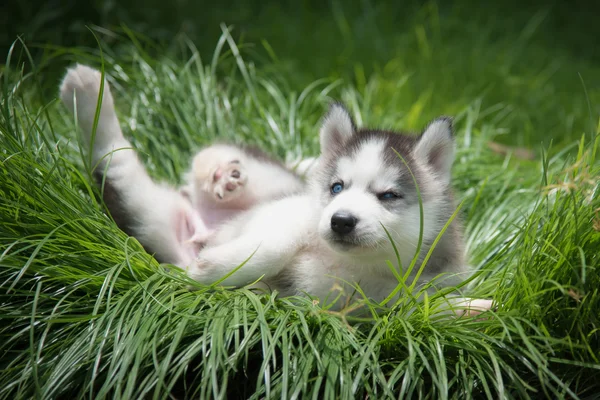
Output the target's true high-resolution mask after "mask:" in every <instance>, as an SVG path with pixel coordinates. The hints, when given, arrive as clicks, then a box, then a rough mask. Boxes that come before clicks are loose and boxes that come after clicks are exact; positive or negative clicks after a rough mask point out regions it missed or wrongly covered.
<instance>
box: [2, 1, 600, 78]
mask: <svg viewBox="0 0 600 400" xmlns="http://www.w3.org/2000/svg"><path fill="white" fill-rule="evenodd" d="M2 4H3V5H2V6H0V7H1V9H0V25H1V26H2V27H3V31H2V32H0V57H2V58H1V59H2V63H4V62H5V58H6V55H7V53H8V49H9V47H10V46H11V44H12V42H13V41H14V40H15V39H16V38H17V36H18V35H20V36H21V37H22V38H23V39H24V40H25V41H26V43H27V44H28V45H29V46H30V49H31V51H32V52H33V53H34V56H35V57H37V58H39V57H41V56H42V53H43V52H44V49H40V48H36V45H45V44H52V45H60V46H92V47H94V46H96V41H95V38H94V36H93V35H92V34H91V33H90V31H89V30H88V29H87V28H86V25H88V26H99V27H102V28H106V29H109V30H120V29H121V28H122V27H124V26H125V27H127V28H129V29H131V30H132V31H134V32H136V33H139V34H143V35H144V36H146V37H147V38H149V39H151V40H152V41H153V42H158V43H162V44H164V45H166V46H169V45H170V44H171V43H173V39H174V38H175V37H177V36H178V35H181V34H184V35H186V36H187V37H189V38H190V39H191V40H192V41H193V43H194V44H195V45H196V47H198V49H199V50H200V51H201V54H210V53H211V52H212V50H213V49H214V47H215V44H216V42H217V39H218V37H219V36H220V34H221V30H220V29H219V24H220V23H222V22H224V23H226V24H228V25H233V26H234V36H235V37H236V38H237V39H238V40H243V41H244V42H248V43H254V44H257V43H258V44H260V43H261V40H265V41H267V42H268V44H269V45H270V46H271V47H272V49H273V51H274V53H275V54H276V55H277V57H278V58H279V61H282V62H288V63H301V65H302V68H300V69H298V70H296V71H295V75H298V73H299V74H300V75H301V76H296V77H295V80H296V81H297V83H299V84H304V83H306V82H307V81H310V80H312V79H315V78H319V77H323V76H332V75H338V74H344V73H347V74H348V73H351V72H352V71H351V70H352V66H353V64H355V63H357V62H359V63H361V64H363V65H364V66H365V68H366V69H367V72H368V70H369V68H372V66H373V65H375V64H378V63H384V62H386V61H387V59H389V58H391V56H392V55H395V54H394V53H395V47H396V46H395V45H396V41H397V39H398V37H399V35H401V34H402V33H405V31H406V30H409V29H412V26H411V22H412V21H413V20H414V19H415V18H416V17H418V16H419V14H420V13H423V10H424V9H425V10H426V9H427V6H428V5H434V6H435V7H436V8H437V10H438V12H439V15H440V18H441V19H442V21H441V23H442V24H444V18H445V16H449V17H452V18H448V20H449V23H451V24H453V25H456V26H454V27H453V29H454V30H457V31H460V30H461V29H462V30H464V31H471V34H473V35H477V32H476V30H477V29H488V30H492V32H487V33H488V34H490V35H491V37H498V38H502V37H503V36H510V35H518V34H520V33H521V32H522V29H523V27H524V26H526V25H527V23H528V22H529V21H530V20H531V18H532V16H535V15H536V13H541V14H542V21H541V23H540V25H539V27H537V28H536V30H537V31H536V34H535V40H537V41H540V42H541V44H543V45H546V46H548V47H552V48H559V49H561V50H564V51H567V52H569V53H570V54H571V55H572V56H573V57H575V58H584V59H586V60H589V61H592V62H595V63H598V62H600V1H597V0H595V1H583V0H576V1H561V0H547V1H527V2H524V1H516V0H505V1H499V2H490V1H488V2H482V1H472V0H458V1H439V2H437V3H433V2H425V1H416V0H408V1H387V2H385V1H373V0H368V1H318V0H282V1H264V0H223V1H218V2H217V1H204V0H198V1H191V0H170V1H162V0H161V1H158V0H145V1H134V0H118V1H117V0H105V1H99V0H95V1H94V0H92V1H80V0H38V1H35V0H4V1H3V2H2ZM457 21H462V23H463V26H460V25H461V23H460V22H458V23H457ZM107 39H108V40H110V38H109V37H108V38H107V37H104V40H107ZM46 51H47V50H46ZM457 56H460V54H457Z"/></svg>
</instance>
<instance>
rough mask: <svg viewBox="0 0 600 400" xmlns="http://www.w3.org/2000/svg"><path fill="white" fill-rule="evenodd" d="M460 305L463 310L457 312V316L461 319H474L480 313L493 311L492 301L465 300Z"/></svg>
mask: <svg viewBox="0 0 600 400" xmlns="http://www.w3.org/2000/svg"><path fill="white" fill-rule="evenodd" d="M461 305H462V306H463V307H464V308H463V309H462V310H459V311H458V312H457V315H458V316H461V317H462V316H464V317H476V316H478V315H479V314H481V313H484V312H486V311H490V310H493V309H494V303H493V301H492V300H487V299H470V300H465V301H464V302H463V303H462V304H461Z"/></svg>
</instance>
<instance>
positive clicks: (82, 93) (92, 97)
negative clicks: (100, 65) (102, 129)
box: [60, 64, 113, 113]
mask: <svg viewBox="0 0 600 400" xmlns="http://www.w3.org/2000/svg"><path fill="white" fill-rule="evenodd" d="M101 79H102V75H101V73H100V71H98V70H95V69H93V68H90V67H88V66H85V65H81V64H77V65H76V66H75V67H74V68H70V69H69V70H67V74H66V75H65V77H64V78H63V81H62V83H61V85H60V98H61V100H62V101H63V103H65V105H66V106H67V107H68V108H69V109H70V110H71V111H72V112H73V111H74V109H75V107H74V102H73V100H74V98H73V94H75V97H76V99H77V111H78V112H80V111H83V112H86V111H88V112H89V111H92V110H93V111H94V113H95V110H96V105H97V103H98V94H99V93H100V82H101ZM102 106H103V107H113V101H112V96H111V94H110V88H109V86H108V82H106V80H105V81H104V91H103V98H102ZM90 109H91V110H90Z"/></svg>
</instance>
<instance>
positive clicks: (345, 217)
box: [331, 212, 358, 235]
mask: <svg viewBox="0 0 600 400" xmlns="http://www.w3.org/2000/svg"><path fill="white" fill-rule="evenodd" d="M357 221H358V220H357V219H356V218H355V217H354V215H352V214H348V213H345V212H336V213H335V214H333V216H332V217H331V230H332V231H334V232H337V233H340V234H342V235H345V234H347V233H350V232H352V230H353V229H354V227H355V226H356V222H357Z"/></svg>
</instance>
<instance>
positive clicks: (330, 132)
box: [319, 103, 356, 154]
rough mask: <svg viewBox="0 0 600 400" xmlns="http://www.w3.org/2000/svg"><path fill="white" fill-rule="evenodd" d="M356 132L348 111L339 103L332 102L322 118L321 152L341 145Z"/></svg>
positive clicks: (320, 133)
mask: <svg viewBox="0 0 600 400" xmlns="http://www.w3.org/2000/svg"><path fill="white" fill-rule="evenodd" d="M355 133H356V125H355V124H354V121H353V120H352V117H351V116H350V113H349V112H348V110H347V109H346V107H344V106H343V105H342V104H340V103H333V104H332V105H331V106H330V107H329V112H327V114H326V115H325V117H324V118H323V123H322V125H321V131H320V132H319V136H320V138H321V154H327V153H330V152H331V151H333V150H335V149H336V148H338V147H340V146H343V145H344V144H345V143H346V142H347V141H348V140H349V139H350V138H351V137H352V135H354V134H355Z"/></svg>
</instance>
